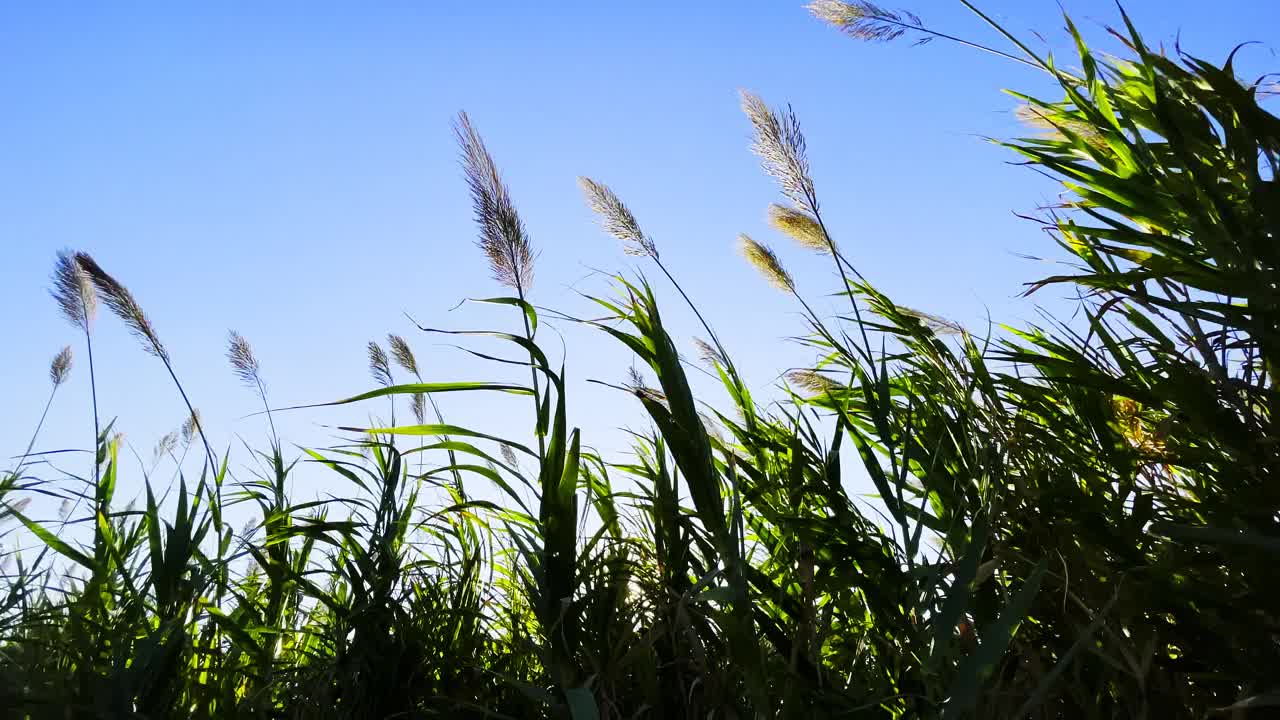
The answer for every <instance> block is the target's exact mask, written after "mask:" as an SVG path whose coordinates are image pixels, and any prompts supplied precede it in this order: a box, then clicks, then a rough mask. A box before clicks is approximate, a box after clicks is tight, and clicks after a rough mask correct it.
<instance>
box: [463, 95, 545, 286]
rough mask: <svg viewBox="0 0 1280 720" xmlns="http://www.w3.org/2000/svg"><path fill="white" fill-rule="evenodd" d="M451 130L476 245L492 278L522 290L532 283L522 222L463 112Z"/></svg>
mask: <svg viewBox="0 0 1280 720" xmlns="http://www.w3.org/2000/svg"><path fill="white" fill-rule="evenodd" d="M453 133H454V136H455V137H456V138H457V140H458V145H459V147H460V149H461V150H462V169H463V173H464V174H465V175H466V178H467V186H468V187H469V188H470V189H471V202H472V205H473V207H474V208H475V219H476V224H477V225H478V226H479V227H480V239H479V241H478V242H477V243H476V244H477V245H479V246H480V249H481V250H483V251H484V254H485V255H486V256H487V257H488V258H489V268H490V270H492V272H493V277H494V279H495V280H497V281H498V282H500V283H502V284H503V285H506V286H507V287H509V288H511V289H513V290H515V291H517V292H519V293H523V292H525V291H527V290H528V289H529V287H530V286H531V285H532V284H533V248H532V246H531V245H530V243H529V236H528V234H527V233H526V232H525V228H524V222H523V221H521V220H520V215H519V213H517V212H516V206H515V203H514V202H512V200H511V194H510V193H509V192H508V191H507V186H506V185H504V184H503V182H502V176H501V174H500V173H499V172H498V167H497V165H495V164H494V162H493V157H492V156H491V155H490V154H489V151H488V150H487V149H486V148H485V146H484V140H482V139H481V138H480V133H479V132H477V131H476V128H475V126H474V125H472V124H471V118H469V117H467V114H466V113H465V112H462V113H458V119H457V120H456V121H455V122H454V125H453Z"/></svg>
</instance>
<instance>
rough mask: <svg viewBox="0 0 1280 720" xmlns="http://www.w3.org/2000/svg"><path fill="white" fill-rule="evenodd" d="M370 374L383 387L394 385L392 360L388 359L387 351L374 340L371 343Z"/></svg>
mask: <svg viewBox="0 0 1280 720" xmlns="http://www.w3.org/2000/svg"><path fill="white" fill-rule="evenodd" d="M369 374H370V375H372V376H373V379H374V381H375V382H377V383H378V384H379V385H381V386H383V387H390V386H391V385H392V384H394V381H393V380H392V379H391V360H390V359H389V358H388V357H387V351H386V350H383V349H382V346H381V345H379V344H378V343H376V342H374V341H373V340H370V341H369Z"/></svg>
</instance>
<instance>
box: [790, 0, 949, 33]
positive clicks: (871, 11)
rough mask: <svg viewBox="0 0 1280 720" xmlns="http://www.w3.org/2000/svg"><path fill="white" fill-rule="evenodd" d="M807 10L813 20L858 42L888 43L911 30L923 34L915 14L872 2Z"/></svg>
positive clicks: (815, 5)
mask: <svg viewBox="0 0 1280 720" xmlns="http://www.w3.org/2000/svg"><path fill="white" fill-rule="evenodd" d="M805 7H806V8H808V10H809V12H810V13H812V14H813V16H814V17H816V18H818V19H819V20H821V21H823V22H825V23H827V24H829V25H833V26H835V27H837V28H839V29H840V31H841V32H843V33H845V34H846V35H848V36H850V37H852V38H855V39H858V40H867V41H872V42H889V41H890V40H897V39H898V38H900V37H902V35H903V34H904V33H906V32H907V31H908V30H921V29H922V27H921V26H922V25H923V23H922V22H921V21H920V17H919V16H918V15H916V14H915V13H912V12H908V11H905V10H899V11H892V10H886V9H885V8H882V7H880V6H879V5H876V4H875V3H870V2H841V0H814V2H811V3H809V4H808V5H807V6H805ZM927 41H928V40H927V39H926V40H925V42H927Z"/></svg>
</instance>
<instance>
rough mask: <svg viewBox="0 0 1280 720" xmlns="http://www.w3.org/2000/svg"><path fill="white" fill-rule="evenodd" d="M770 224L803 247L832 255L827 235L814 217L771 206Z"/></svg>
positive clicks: (793, 209)
mask: <svg viewBox="0 0 1280 720" xmlns="http://www.w3.org/2000/svg"><path fill="white" fill-rule="evenodd" d="M769 224H770V225H772V226H773V227H774V228H775V229H777V230H778V231H779V232H781V233H782V234H784V235H787V236H788V237H790V238H791V239H792V240H795V241H796V242H798V243H800V244H801V245H803V246H805V247H807V248H809V249H810V250H815V251H817V252H821V253H830V252H831V245H830V244H829V243H828V242H827V234H826V233H824V232H823V231H822V226H821V225H819V224H818V221H817V220H815V219H814V217H813V216H812V215H810V214H809V213H807V212H805V211H803V210H797V209H795V208H789V207H784V206H782V205H778V204H776V203H775V204H773V205H770V206H769Z"/></svg>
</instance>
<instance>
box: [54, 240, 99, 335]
mask: <svg viewBox="0 0 1280 720" xmlns="http://www.w3.org/2000/svg"><path fill="white" fill-rule="evenodd" d="M50 294H51V295H53V299H54V300H55V301H57V303H58V310H59V311H61V312H62V315H63V317H65V318H66V319H67V321H68V322H70V323H71V324H72V325H74V326H76V327H78V328H80V329H81V330H83V331H85V332H89V330H90V329H91V328H92V326H93V318H94V315H95V314H96V313H97V309H98V296H97V294H96V293H95V292H94V291H93V280H92V279H91V278H90V277H89V275H88V273H86V272H85V271H84V268H82V267H81V266H80V263H78V262H76V253H72V252H71V251H69V250H63V251H61V252H59V253H58V260H57V262H56V263H55V264H54V269H53V289H52V290H50Z"/></svg>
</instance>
